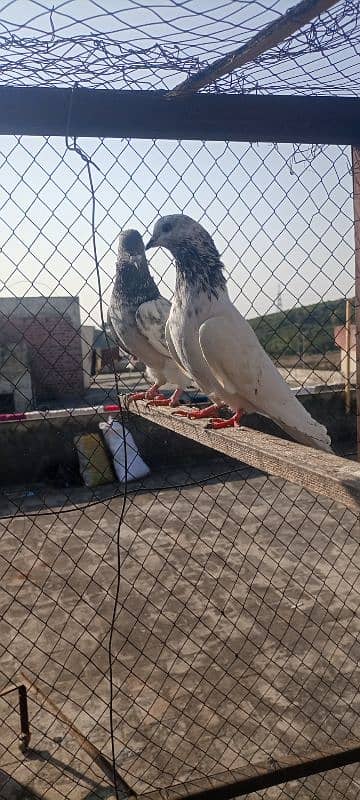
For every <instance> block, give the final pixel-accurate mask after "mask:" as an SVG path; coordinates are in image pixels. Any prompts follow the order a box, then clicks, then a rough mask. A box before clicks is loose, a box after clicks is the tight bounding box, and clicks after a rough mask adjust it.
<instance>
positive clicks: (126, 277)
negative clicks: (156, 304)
mask: <svg viewBox="0 0 360 800" xmlns="http://www.w3.org/2000/svg"><path fill="white" fill-rule="evenodd" d="M115 292H116V294H118V296H120V297H121V298H122V301H123V302H126V303H128V304H129V305H136V306H140V305H141V304H142V303H147V302H149V301H150V300H157V299H158V298H159V297H160V292H159V290H158V288H157V286H156V283H155V281H154V279H153V278H152V277H151V275H150V272H149V269H148V266H147V261H146V259H144V263H143V262H142V263H141V264H133V263H132V262H131V260H129V259H128V258H125V259H122V258H118V260H117V263H116V278H115Z"/></svg>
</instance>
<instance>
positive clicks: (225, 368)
mask: <svg viewBox="0 0 360 800" xmlns="http://www.w3.org/2000/svg"><path fill="white" fill-rule="evenodd" d="M199 341H200V347H201V350H202V353H203V356H204V358H205V360H206V362H207V364H208V366H209V367H210V370H211V372H212V373H213V375H214V377H215V378H216V380H217V382H218V384H220V386H221V387H222V388H223V390H224V392H225V393H226V395H233V396H235V397H237V398H238V402H242V403H243V405H244V410H245V411H246V410H247V408H248V409H250V410H256V411H258V412H259V413H260V414H264V415H265V416H267V417H270V418H271V419H273V420H274V421H275V422H277V423H278V425H280V427H281V428H283V429H284V430H285V431H286V432H287V433H290V434H291V435H292V436H293V437H294V438H295V439H297V440H298V441H300V442H302V443H303V444H310V445H312V446H315V447H319V448H320V449H323V450H328V451H330V438H329V436H328V435H327V431H326V429H325V428H324V426H323V425H320V424H319V423H318V422H317V421H316V420H314V419H313V418H312V417H311V415H310V414H309V413H308V412H307V411H306V409H305V408H304V406H302V405H301V403H300V402H299V401H298V400H297V398H296V397H295V395H294V394H293V392H292V391H291V389H290V387H289V386H288V384H287V383H286V382H285V381H284V379H283V378H282V376H281V375H280V373H279V371H278V370H277V369H276V367H275V365H274V364H273V362H272V361H271V359H270V358H269V356H268V355H267V354H266V353H265V350H263V348H262V346H261V344H260V342H259V340H258V338H257V336H256V335H255V333H254V331H253V330H252V328H251V326H250V325H249V323H248V322H247V321H246V320H245V319H244V318H243V317H242V316H241V314H239V312H238V311H237V310H236V309H235V308H231V309H229V314H228V315H224V316H219V317H211V318H210V319H208V320H206V321H205V322H204V323H203V324H202V325H201V327H200V330H199ZM247 404H248V406H247Z"/></svg>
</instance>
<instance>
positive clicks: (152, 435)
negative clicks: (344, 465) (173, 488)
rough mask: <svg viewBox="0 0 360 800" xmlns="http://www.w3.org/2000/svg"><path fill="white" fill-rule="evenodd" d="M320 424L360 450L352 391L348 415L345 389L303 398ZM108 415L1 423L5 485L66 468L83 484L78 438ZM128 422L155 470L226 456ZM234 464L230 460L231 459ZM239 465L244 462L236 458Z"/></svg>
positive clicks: (266, 423) (261, 425)
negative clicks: (357, 446)
mask: <svg viewBox="0 0 360 800" xmlns="http://www.w3.org/2000/svg"><path fill="white" fill-rule="evenodd" d="M299 399H300V400H301V402H302V403H303V404H304V406H305V407H306V408H307V409H308V411H309V412H310V413H311V414H313V415H314V417H315V418H316V419H318V420H319V422H322V423H323V424H324V425H326V426H327V428H328V431H329V434H330V436H331V438H332V443H333V447H334V450H335V452H337V453H339V454H341V453H342V452H344V451H348V452H350V451H351V450H353V451H354V452H355V449H356V398H355V391H354V392H352V409H351V413H350V414H348V415H345V414H344V393H343V392H326V393H325V392H322V393H321V394H320V395H305V396H304V397H301V398H299ZM107 418H108V413H104V412H101V411H99V410H97V409H96V408H90V409H75V410H74V412H73V414H69V413H67V412H63V414H62V415H61V412H59V413H57V412H51V416H50V417H49V418H48V419H38V420H26V421H21V422H3V423H0V452H1V459H0V485H3V486H4V485H9V484H15V483H18V484H19V483H20V484H24V483H25V484H30V483H36V482H41V481H45V482H47V481H48V479H49V477H51V476H53V475H55V474H56V473H57V471H58V470H59V469H60V471H61V472H62V474H65V473H66V474H68V475H69V476H70V481H72V480H74V481H75V482H76V480H77V481H78V482H80V476H79V471H78V461H77V454H76V451H75V448H74V436H75V435H77V434H79V433H83V432H89V433H91V432H95V431H98V430H99V422H101V421H102V420H104V419H107ZM245 424H246V426H247V427H250V428H251V427H254V428H256V429H258V430H263V431H265V432H267V433H272V434H274V435H277V436H284V434H283V433H282V431H280V429H279V428H277V426H276V425H275V424H274V423H272V422H271V421H270V420H266V419H265V417H260V416H257V415H255V414H254V415H248V416H247V417H246V421H245ZM126 426H127V427H128V428H129V430H131V432H132V434H133V436H134V439H135V441H136V443H137V445H138V447H139V449H140V452H141V454H142V456H143V458H144V460H145V461H146V462H147V463H148V464H149V466H150V467H151V468H152V469H153V470H156V469H159V468H161V469H166V468H168V467H169V471H170V468H171V469H172V470H174V469H175V468H176V467H178V468H179V469H183V468H184V466H185V465H186V463H192V464H193V463H200V462H202V463H206V464H209V470H210V465H211V463H212V462H214V461H216V462H218V461H219V459H220V460H223V457H222V456H221V455H220V454H219V453H217V452H216V451H215V450H212V449H210V448H207V447H203V446H202V445H199V444H197V443H196V442H193V441H191V440H189V439H186V438H184V437H182V436H179V435H177V434H175V433H173V432H172V431H168V430H166V429H165V428H162V427H160V426H159V425H155V424H153V423H151V422H149V421H148V420H146V419H143V418H141V417H137V416H135V415H132V414H129V415H128V417H127V419H126ZM225 460H226V463H229V459H225ZM231 463H233V464H234V465H238V463H239V462H235V461H234V462H231Z"/></svg>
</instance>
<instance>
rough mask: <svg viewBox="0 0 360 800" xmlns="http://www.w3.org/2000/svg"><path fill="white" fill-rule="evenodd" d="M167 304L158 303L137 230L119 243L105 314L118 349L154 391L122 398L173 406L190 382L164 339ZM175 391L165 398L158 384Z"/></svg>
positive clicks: (160, 300)
mask: <svg viewBox="0 0 360 800" xmlns="http://www.w3.org/2000/svg"><path fill="white" fill-rule="evenodd" d="M170 308H171V304H170V303H169V301H168V300H166V299H165V297H162V296H161V294H160V292H159V290H158V288H157V286H156V283H155V281H154V279H153V278H152V276H151V275H150V272H149V267H148V263H147V260H146V255H145V248H144V243H143V240H142V238H141V236H140V234H139V233H138V231H136V230H126V231H122V233H121V234H120V237H119V247H118V257H117V262H116V276H115V282H114V288H113V292H112V295H111V299H110V304H109V309H108V324H109V327H110V329H111V332H112V335H113V338H114V339H115V341H116V342H117V344H118V345H119V348H120V349H121V350H122V351H123V352H125V353H127V354H128V355H129V356H130V360H131V361H132V363H133V364H134V363H135V364H136V361H137V360H138V361H142V362H143V363H144V364H146V367H147V369H146V373H145V374H146V376H147V377H148V379H149V380H150V381H152V382H153V385H152V386H151V388H150V389H148V391H146V392H135V393H133V394H130V395H128V396H127V402H128V403H129V402H131V401H132V400H143V399H146V400H149V401H151V402H152V403H153V404H155V405H170V406H176V405H177V404H178V402H179V400H180V397H181V395H182V393H183V390H184V388H185V387H186V386H189V384H190V378H189V376H188V375H186V374H185V373H184V371H183V370H182V368H181V367H180V366H178V364H177V363H176V362H175V361H174V360H173V358H172V356H171V355H170V353H169V350H168V347H167V344H166V339H165V325H166V322H167V319H168V316H169V311H170ZM166 383H169V384H172V385H173V386H175V387H176V389H175V391H174V392H173V394H172V395H171V397H170V398H168V399H167V398H165V397H164V396H163V395H161V394H159V388H160V386H162V385H163V384H166Z"/></svg>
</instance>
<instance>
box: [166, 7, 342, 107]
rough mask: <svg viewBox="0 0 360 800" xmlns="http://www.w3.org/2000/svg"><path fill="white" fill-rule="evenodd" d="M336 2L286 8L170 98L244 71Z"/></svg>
mask: <svg viewBox="0 0 360 800" xmlns="http://www.w3.org/2000/svg"><path fill="white" fill-rule="evenodd" d="M337 2H338V0H301V2H300V3H297V5H296V6H293V8H289V9H288V11H286V12H285V14H282V16H281V17H278V18H277V19H275V20H274V22H270V23H269V25H266V26H265V27H264V28H263V29H262V30H261V31H259V33H256V34H255V36H253V37H252V38H251V39H250V41H248V42H246V44H244V45H242V47H238V48H237V49H236V50H233V51H232V52H231V53H228V54H227V55H226V56H223V57H222V58H218V59H217V61H214V63H213V64H210V66H207V67H204V69H201V70H199V71H198V72H196V74H195V75H191V77H190V78H187V80H185V81H182V82H181V83H179V84H178V85H177V86H175V88H174V89H172V90H171V92H169V95H170V97H176V96H178V95H186V94H190V93H192V92H197V91H199V89H203V88H204V87H205V86H209V84H210V83H214V81H216V80H218V79H219V78H222V77H223V76H224V75H229V73H231V72H233V71H234V70H235V69H239V67H243V66H244V65H245V64H248V63H249V62H250V61H254V59H255V58H258V56H260V55H262V53H266V52H267V51H268V50H271V49H272V48H273V47H275V46H276V45H278V44H281V42H283V41H284V40H285V39H288V38H289V36H292V35H293V34H294V33H296V32H297V31H298V30H300V28H302V27H303V26H304V25H306V24H307V23H309V22H311V20H313V19H314V18H315V17H318V16H319V14H321V13H322V12H323V11H328V10H329V8H331V6H334V5H335V4H336V3H337Z"/></svg>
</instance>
